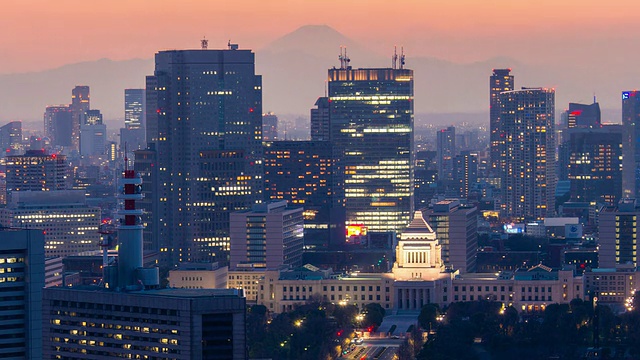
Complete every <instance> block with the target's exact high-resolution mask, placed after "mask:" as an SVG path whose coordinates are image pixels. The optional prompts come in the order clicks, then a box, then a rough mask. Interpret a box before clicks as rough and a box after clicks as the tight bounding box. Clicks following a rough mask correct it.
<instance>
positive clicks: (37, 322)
mask: <svg viewBox="0 0 640 360" xmlns="http://www.w3.org/2000/svg"><path fill="white" fill-rule="evenodd" d="M0 239H2V241H0V293H2V296H1V297H0V314H2V316H1V317H0V329H2V336H0V339H1V340H0V344H2V346H0V359H28V360H37V359H42V288H43V287H44V285H45V281H44V279H45V269H44V235H43V233H42V231H41V230H17V229H7V228H2V227H0Z"/></svg>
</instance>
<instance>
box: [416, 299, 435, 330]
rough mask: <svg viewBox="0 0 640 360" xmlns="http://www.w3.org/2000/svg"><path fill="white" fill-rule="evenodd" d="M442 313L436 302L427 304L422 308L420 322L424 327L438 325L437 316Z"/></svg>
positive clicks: (419, 316)
mask: <svg viewBox="0 0 640 360" xmlns="http://www.w3.org/2000/svg"><path fill="white" fill-rule="evenodd" d="M439 314H440V308H439V307H438V305H436V304H427V305H425V306H423V307H422V309H420V315H418V323H419V324H420V326H421V327H422V328H423V329H431V328H433V327H435V326H436V318H437V317H438V315H439Z"/></svg>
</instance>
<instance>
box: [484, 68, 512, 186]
mask: <svg viewBox="0 0 640 360" xmlns="http://www.w3.org/2000/svg"><path fill="white" fill-rule="evenodd" d="M513 89H514V82H513V75H511V69H493V74H492V75H491V76H490V77H489V147H490V148H491V154H490V161H491V163H490V170H491V172H493V173H494V174H495V175H499V171H500V169H502V168H504V164H502V163H501V161H502V160H504V159H503V158H502V154H501V152H500V148H501V146H502V145H503V143H504V136H503V135H502V129H501V127H500V112H501V110H500V97H499V96H498V95H499V94H500V93H502V92H505V91H512V90H513Z"/></svg>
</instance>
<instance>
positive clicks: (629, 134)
mask: <svg viewBox="0 0 640 360" xmlns="http://www.w3.org/2000/svg"><path fill="white" fill-rule="evenodd" d="M622 126H623V127H624V139H623V141H624V142H623V144H622V151H623V154H624V156H623V158H622V161H623V165H622V172H623V175H622V176H623V179H622V189H623V192H624V197H635V196H637V195H638V194H640V191H638V188H639V187H640V181H638V165H639V164H640V91H623V92H622Z"/></svg>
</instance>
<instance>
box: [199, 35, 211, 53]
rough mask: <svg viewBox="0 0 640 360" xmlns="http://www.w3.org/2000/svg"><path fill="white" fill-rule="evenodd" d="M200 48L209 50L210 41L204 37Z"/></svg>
mask: <svg viewBox="0 0 640 360" xmlns="http://www.w3.org/2000/svg"><path fill="white" fill-rule="evenodd" d="M200 47H201V48H202V50H207V47H209V40H207V38H206V37H204V36H203V37H202V40H200Z"/></svg>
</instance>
